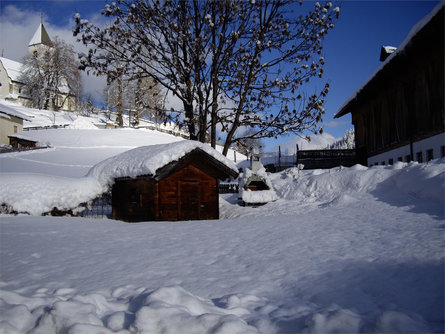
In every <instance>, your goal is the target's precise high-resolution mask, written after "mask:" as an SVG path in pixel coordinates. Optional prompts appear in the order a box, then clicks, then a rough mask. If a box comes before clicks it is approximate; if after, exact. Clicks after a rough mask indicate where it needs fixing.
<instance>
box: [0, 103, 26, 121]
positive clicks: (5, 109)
mask: <svg viewBox="0 0 445 334" xmlns="http://www.w3.org/2000/svg"><path fill="white" fill-rule="evenodd" d="M0 112H1V113H2V114H6V115H9V116H15V117H18V118H21V119H24V120H26V121H30V118H29V117H28V116H27V115H25V114H23V113H22V112H20V111H18V110H17V108H15V107H14V105H13V104H6V103H5V102H4V101H2V100H0Z"/></svg>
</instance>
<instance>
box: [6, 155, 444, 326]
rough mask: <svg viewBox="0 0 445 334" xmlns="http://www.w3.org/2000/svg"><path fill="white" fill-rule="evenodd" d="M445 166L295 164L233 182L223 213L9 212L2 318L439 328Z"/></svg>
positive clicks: (30, 322)
mask: <svg viewBox="0 0 445 334" xmlns="http://www.w3.org/2000/svg"><path fill="white" fill-rule="evenodd" d="M444 175H445V162H444V161H436V162H434V163H430V164H415V163H414V164H411V165H406V164H397V165H395V166H393V167H372V168H369V169H368V168H365V167H363V166H355V167H352V168H335V169H331V170H324V171H322V170H316V171H298V169H291V170H287V171H284V172H282V173H280V174H275V175H273V177H272V182H273V184H274V187H275V189H276V192H277V194H278V195H279V197H280V199H279V200H278V201H276V202H273V203H269V204H267V205H265V206H263V207H260V208H243V207H239V206H237V205H236V204H233V201H234V198H233V197H231V196H229V195H227V196H225V197H226V200H223V201H222V204H221V213H222V215H223V218H225V219H222V220H219V221H190V222H177V223H167V222H166V223H159V222H158V223H155V222H145V223H140V224H127V223H122V222H116V221H111V220H102V219H97V220H92V219H80V218H54V217H31V216H17V217H13V216H1V218H0V227H1V238H2V239H1V259H2V272H1V283H0V288H1V291H0V305H1V306H0V308H1V309H2V311H1V315H0V319H2V321H1V322H0V329H3V331H5V332H7V333H14V330H13V329H14V328H16V329H17V331H16V332H19V333H25V332H27V331H31V332H32V333H65V332H67V333H112V331H117V332H120V333H301V332H304V333H346V332H347V333H357V332H375V333H409V332H414V333H426V332H437V333H439V332H442V331H443V325H444V317H443V314H444V306H443V305H444V304H443V303H444V300H443V295H444V287H443V281H444V271H443V269H444V267H443V260H444V257H443V255H444V253H443V250H444V238H443V237H444V235H443V233H444V228H445V223H444V215H443V192H442V191H443V189H444ZM417 185H423V186H417ZM428 189H429V191H428ZM230 217H232V218H230Z"/></svg>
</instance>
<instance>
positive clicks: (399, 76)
mask: <svg viewBox="0 0 445 334" xmlns="http://www.w3.org/2000/svg"><path fill="white" fill-rule="evenodd" d="M382 54H384V55H383V57H382V59H386V60H385V61H384V63H383V64H382V66H381V67H380V69H379V70H378V71H377V72H376V73H375V74H374V75H373V76H372V77H371V78H370V79H369V80H368V81H367V82H366V83H365V85H364V86H363V87H362V88H361V89H359V90H358V91H357V92H356V93H354V94H353V95H352V96H351V97H350V98H349V99H348V101H347V102H346V103H345V104H344V105H343V106H342V107H341V108H340V110H339V111H338V112H337V114H336V115H335V117H336V118H338V117H341V116H343V115H346V114H348V113H351V115H352V123H353V124H354V127H355V143H356V148H357V149H361V150H364V152H365V154H366V157H367V163H368V165H375V164H392V163H394V162H396V161H411V160H417V161H419V162H423V161H428V160H431V159H435V158H440V157H444V156H445V134H444V124H445V110H444V59H445V58H444V2H441V3H440V4H439V5H438V6H437V7H436V8H435V9H434V10H433V11H432V12H431V13H430V14H429V15H428V16H427V17H425V18H424V19H423V20H422V21H420V22H419V23H418V24H417V25H416V26H414V27H413V29H412V30H411V32H410V34H409V35H408V37H407V38H406V40H405V41H404V42H403V43H402V44H401V45H400V46H399V47H398V48H397V49H396V50H394V48H388V47H385V48H382ZM386 57H387V58H386Z"/></svg>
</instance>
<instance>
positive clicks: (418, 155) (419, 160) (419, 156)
mask: <svg viewBox="0 0 445 334" xmlns="http://www.w3.org/2000/svg"><path fill="white" fill-rule="evenodd" d="M416 156H417V161H418V162H423V155H422V152H417V153H416Z"/></svg>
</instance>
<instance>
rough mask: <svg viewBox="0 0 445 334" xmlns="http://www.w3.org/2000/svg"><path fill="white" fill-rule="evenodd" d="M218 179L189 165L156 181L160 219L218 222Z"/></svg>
mask: <svg viewBox="0 0 445 334" xmlns="http://www.w3.org/2000/svg"><path fill="white" fill-rule="evenodd" d="M218 218H219V198H218V180H217V179H215V178H213V177H211V176H209V175H208V174H206V173H205V172H203V171H202V170H201V169H199V168H197V167H195V166H194V165H192V164H189V165H187V166H186V167H184V168H182V169H181V170H179V171H177V172H175V173H173V174H172V175H170V176H169V177H167V178H165V179H163V180H161V181H160V182H159V220H173V221H174V220H195V219H218Z"/></svg>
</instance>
